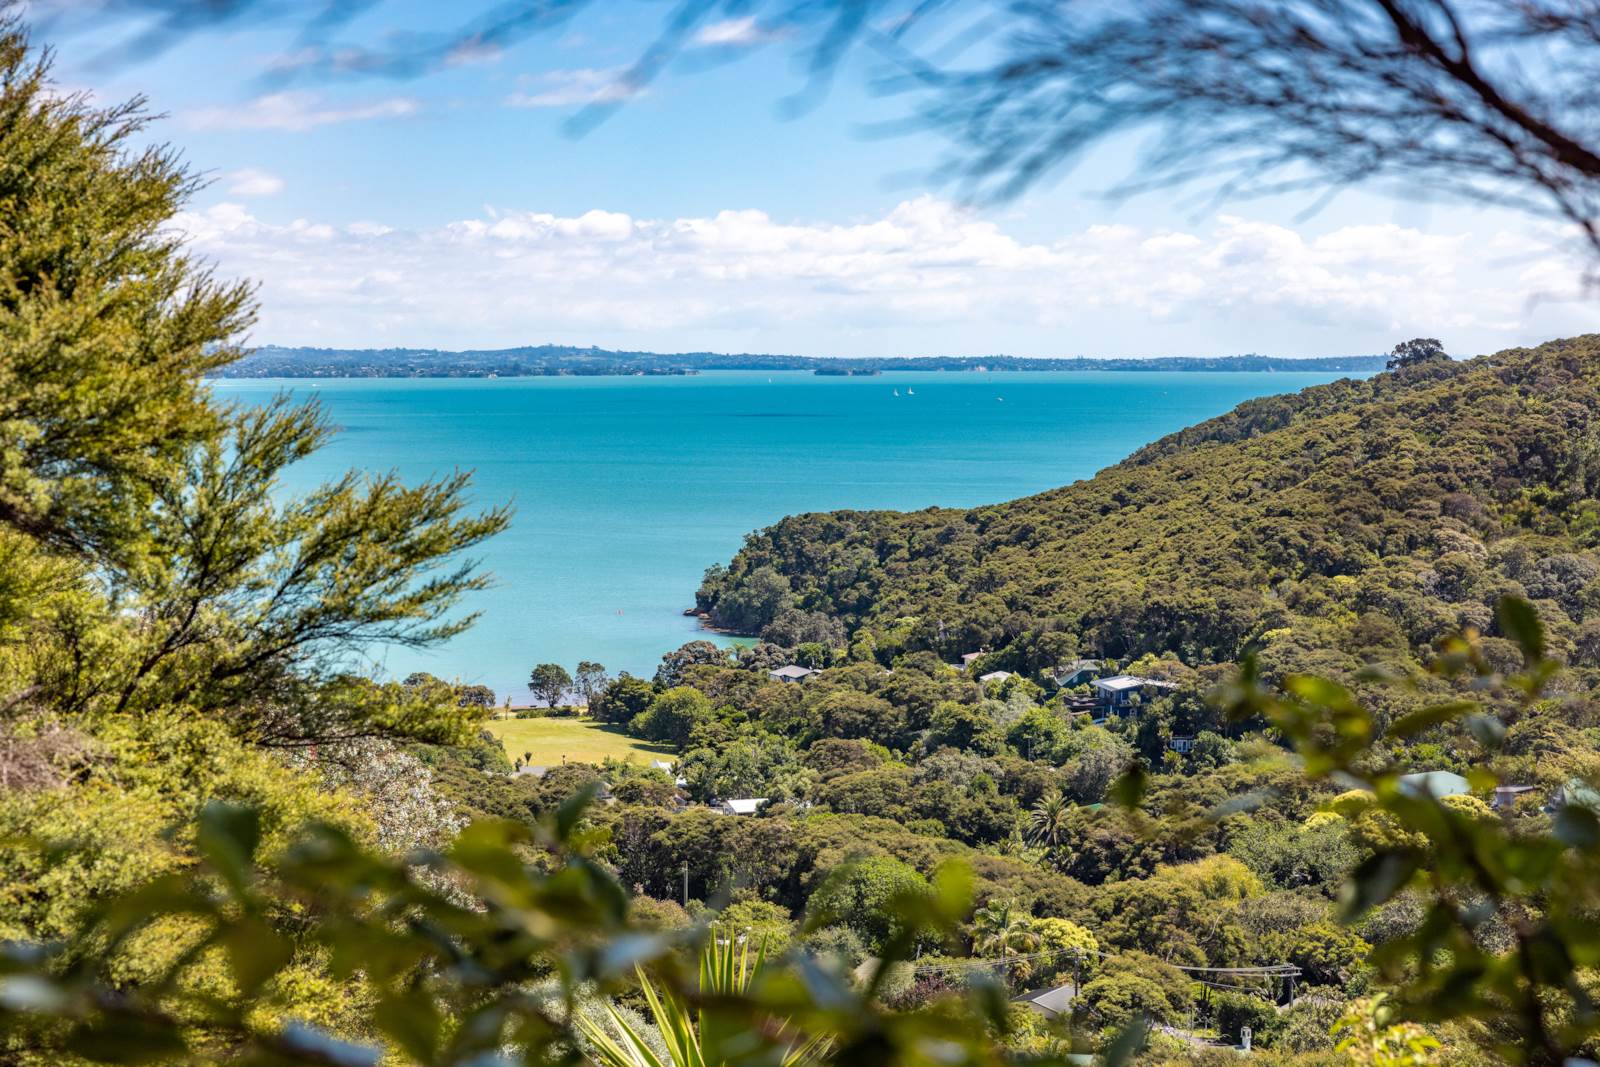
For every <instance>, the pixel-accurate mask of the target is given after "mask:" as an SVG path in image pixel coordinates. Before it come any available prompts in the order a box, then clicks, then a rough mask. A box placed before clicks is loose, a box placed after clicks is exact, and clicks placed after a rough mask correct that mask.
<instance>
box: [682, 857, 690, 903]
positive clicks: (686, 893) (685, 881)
mask: <svg viewBox="0 0 1600 1067" xmlns="http://www.w3.org/2000/svg"><path fill="white" fill-rule="evenodd" d="M683 906H684V907H686V908H687V907H688V906H689V861H688V860H684V861H683Z"/></svg>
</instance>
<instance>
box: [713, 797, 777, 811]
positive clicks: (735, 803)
mask: <svg viewBox="0 0 1600 1067" xmlns="http://www.w3.org/2000/svg"><path fill="white" fill-rule="evenodd" d="M766 802H767V798H766V797H744V798H741V799H739V800H724V801H723V802H722V803H720V804H718V805H717V808H718V810H720V811H721V812H722V814H724V815H754V814H755V813H756V812H757V811H758V810H760V808H761V805H763V804H765V803H766Z"/></svg>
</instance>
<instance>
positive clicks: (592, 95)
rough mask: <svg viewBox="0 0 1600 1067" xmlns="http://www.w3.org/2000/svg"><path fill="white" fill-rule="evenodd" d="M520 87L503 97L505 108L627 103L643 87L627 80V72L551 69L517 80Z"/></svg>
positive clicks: (618, 70)
mask: <svg viewBox="0 0 1600 1067" xmlns="http://www.w3.org/2000/svg"><path fill="white" fill-rule="evenodd" d="M518 80H519V81H520V82H521V84H522V85H523V88H522V89H520V90H518V91H517V92H514V93H511V94H510V95H508V96H507V97H506V98H505V103H506V106H508V107H527V108H541V107H581V106H583V105H585V104H612V103H622V102H623V101H625V100H631V99H633V98H634V97H636V96H638V95H640V93H641V92H643V86H640V85H636V84H634V83H633V82H631V81H629V80H628V73H627V71H626V70H623V69H620V68H619V69H616V70H592V69H587V68H585V69H581V70H552V71H546V72H545V73H543V74H539V75H524V76H523V77H521V78H520V79H518Z"/></svg>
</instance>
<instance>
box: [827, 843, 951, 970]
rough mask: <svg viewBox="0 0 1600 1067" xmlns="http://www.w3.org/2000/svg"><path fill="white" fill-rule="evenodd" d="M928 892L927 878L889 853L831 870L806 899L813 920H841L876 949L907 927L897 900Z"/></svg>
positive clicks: (879, 948)
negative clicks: (897, 905) (808, 898)
mask: <svg viewBox="0 0 1600 1067" xmlns="http://www.w3.org/2000/svg"><path fill="white" fill-rule="evenodd" d="M928 892H929V886H928V881H927V879H925V878H923V877H922V875H920V874H918V873H917V872H916V871H915V870H914V869H912V868H911V867H909V866H907V865H906V864H904V863H901V862H900V861H899V860H897V859H893V858H892V857H889V856H867V857H865V858H863V859H858V860H855V861H852V862H850V863H847V864H845V865H843V866H842V867H840V868H839V869H837V870H835V871H832V872H831V873H830V874H829V875H828V878H827V880H826V881H824V882H823V883H822V885H821V886H820V887H819V888H818V889H817V891H816V892H815V893H813V894H812V895H811V899H810V900H809V901H807V902H806V913H807V916H808V918H809V919H810V920H811V921H812V922H813V923H818V922H821V921H822V920H823V919H824V918H826V919H828V920H830V921H833V922H840V923H843V924H844V925H846V926H848V927H849V928H850V929H852V930H854V931H855V932H856V933H858V934H860V935H861V938H862V940H864V941H865V942H866V943H867V945H868V946H869V947H870V948H872V949H873V950H874V951H878V950H881V949H882V948H883V947H884V946H885V945H887V944H888V943H889V942H890V941H892V940H893V939H894V938H895V937H897V936H898V935H900V934H901V933H903V932H904V930H905V922H904V919H903V917H902V915H903V911H902V909H900V908H897V907H896V906H895V902H896V901H897V900H903V899H905V898H907V897H921V896H924V895H926V894H927V893H928Z"/></svg>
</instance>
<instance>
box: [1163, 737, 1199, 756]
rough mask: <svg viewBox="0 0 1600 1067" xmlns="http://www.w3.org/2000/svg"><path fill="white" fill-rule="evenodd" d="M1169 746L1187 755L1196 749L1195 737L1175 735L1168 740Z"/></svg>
mask: <svg viewBox="0 0 1600 1067" xmlns="http://www.w3.org/2000/svg"><path fill="white" fill-rule="evenodd" d="M1167 747H1168V748H1170V749H1172V751H1174V752H1181V753H1183V754H1185V755H1187V754H1188V753H1190V752H1193V751H1194V738H1192V737H1174V738H1172V739H1170V740H1169V741H1168V742H1167Z"/></svg>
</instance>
